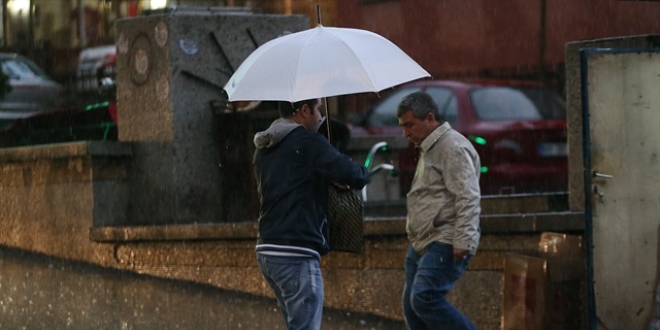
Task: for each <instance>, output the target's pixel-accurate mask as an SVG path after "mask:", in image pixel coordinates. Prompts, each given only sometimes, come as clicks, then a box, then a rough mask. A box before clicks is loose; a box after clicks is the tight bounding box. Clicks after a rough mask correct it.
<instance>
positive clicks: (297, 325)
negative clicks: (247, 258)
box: [257, 253, 323, 330]
mask: <svg viewBox="0 0 660 330" xmlns="http://www.w3.org/2000/svg"><path fill="white" fill-rule="evenodd" d="M257 263H258V264H259V268H260V269H261V273H262V274H263V275H264V278H265V279H266V282H268V285H270V287H271V289H273V293H275V297H276V298H277V303H278V305H279V306H280V309H281V310H282V315H283V316H284V320H285V321H286V325H287V329H288V330H318V329H321V319H322V316H323V275H322V274H321V267H320V266H319V260H318V259H316V258H307V257H286V256H270V255H264V254H259V253H258V254H257Z"/></svg>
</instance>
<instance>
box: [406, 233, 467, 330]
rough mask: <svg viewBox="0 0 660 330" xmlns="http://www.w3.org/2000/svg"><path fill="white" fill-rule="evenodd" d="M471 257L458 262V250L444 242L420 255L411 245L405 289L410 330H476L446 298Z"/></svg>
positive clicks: (433, 244)
mask: <svg viewBox="0 0 660 330" xmlns="http://www.w3.org/2000/svg"><path fill="white" fill-rule="evenodd" d="M471 257H472V256H471V255H468V257H467V258H466V259H465V260H461V261H459V262H454V247H453V246H451V245H449V244H445V243H440V242H434V243H431V245H429V247H428V249H427V250H426V252H424V254H422V255H418V254H417V253H416V252H415V250H414V249H413V248H412V246H410V247H409V248H408V255H407V256H406V265H405V268H406V284H405V287H404V288H403V318H404V321H405V323H406V329H409V330H431V329H447V330H454V329H476V327H475V326H474V325H473V324H472V322H470V320H468V319H467V318H466V317H465V316H464V315H463V314H462V313H461V312H459V311H458V310H457V309H456V308H455V307H454V306H452V305H451V304H450V303H449V302H448V301H447V299H446V295H447V293H448V292H449V290H451V288H452V287H453V286H454V283H456V280H458V278H459V277H461V275H462V274H463V272H465V268H466V267H467V264H468V262H469V261H470V259H471Z"/></svg>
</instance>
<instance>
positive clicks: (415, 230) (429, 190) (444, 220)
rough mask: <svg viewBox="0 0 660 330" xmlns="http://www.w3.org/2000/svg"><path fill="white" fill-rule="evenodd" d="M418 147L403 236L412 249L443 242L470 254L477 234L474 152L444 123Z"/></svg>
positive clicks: (478, 167) (421, 249)
mask: <svg viewBox="0 0 660 330" xmlns="http://www.w3.org/2000/svg"><path fill="white" fill-rule="evenodd" d="M420 148H421V155H420V159H419V162H418V164H417V169H416V171H415V178H414V179H413V183H412V187H411V189H410V192H409V193H408V195H407V206H408V217H407V221H406V231H407V233H408V239H409V240H410V242H411V243H412V246H413V248H414V249H415V251H417V253H423V252H424V251H425V250H426V248H427V247H428V245H429V244H431V243H432V242H443V243H447V244H451V245H453V246H454V247H455V248H460V249H466V250H469V251H470V253H471V254H475V253H476V251H477V246H478V245H479V237H480V236H481V233H480V229H479V214H480V213H481V206H480V191H479V174H480V170H481V163H480V161H479V156H478V155H477V152H476V150H475V149H474V147H473V146H472V144H471V143H470V141H468V140H467V139H466V138H465V137H464V136H463V135H461V134H460V133H458V132H456V131H455V130H453V129H452V128H451V126H450V125H449V124H448V123H444V124H443V125H441V126H439V127H438V128H436V129H435V130H434V131H433V132H432V133H431V134H430V135H429V136H428V137H427V138H426V139H425V140H424V141H423V142H422V144H421V145H420Z"/></svg>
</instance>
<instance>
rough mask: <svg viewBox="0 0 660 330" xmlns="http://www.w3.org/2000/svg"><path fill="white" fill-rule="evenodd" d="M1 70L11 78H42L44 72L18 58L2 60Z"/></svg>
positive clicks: (44, 75)
mask: <svg viewBox="0 0 660 330" xmlns="http://www.w3.org/2000/svg"><path fill="white" fill-rule="evenodd" d="M2 71H3V72H4V73H5V74H6V75H7V76H9V77H10V78H12V79H44V78H45V77H46V74H45V73H44V72H43V71H42V70H41V69H39V68H38V67H37V66H36V65H35V64H32V63H30V62H28V61H23V60H21V59H18V58H11V59H4V60H2Z"/></svg>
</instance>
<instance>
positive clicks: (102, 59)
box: [76, 45, 117, 93]
mask: <svg viewBox="0 0 660 330" xmlns="http://www.w3.org/2000/svg"><path fill="white" fill-rule="evenodd" d="M116 49H117V47H116V46H115V45H106V46H97V47H91V48H86V49H83V51H82V52H80V56H79V57H78V68H77V70H76V78H77V83H76V89H77V91H78V92H93V93H96V92H98V89H99V81H100V79H101V78H103V77H114V70H115V59H116V52H117V50H116ZM99 71H100V72H99Z"/></svg>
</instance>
